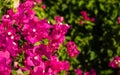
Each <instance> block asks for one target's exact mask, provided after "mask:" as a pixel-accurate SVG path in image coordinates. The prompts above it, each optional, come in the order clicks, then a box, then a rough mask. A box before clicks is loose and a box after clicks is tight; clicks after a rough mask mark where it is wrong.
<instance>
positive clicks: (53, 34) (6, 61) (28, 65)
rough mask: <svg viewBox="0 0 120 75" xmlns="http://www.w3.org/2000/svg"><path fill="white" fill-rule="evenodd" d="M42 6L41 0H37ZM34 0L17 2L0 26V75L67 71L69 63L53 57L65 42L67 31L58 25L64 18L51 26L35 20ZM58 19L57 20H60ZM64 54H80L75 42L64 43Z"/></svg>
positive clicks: (46, 74)
mask: <svg viewBox="0 0 120 75" xmlns="http://www.w3.org/2000/svg"><path fill="white" fill-rule="evenodd" d="M37 2H38V3H41V0H40V1H39V0H37ZM34 5H35V4H34V1H33V0H26V1H25V2H23V3H20V5H19V7H17V9H16V10H13V9H10V10H8V12H7V14H5V15H3V16H2V21H1V23H0V39H1V40H0V65H1V67H0V74H2V75H10V74H13V73H14V71H15V73H17V74H24V73H25V72H27V71H28V72H29V73H28V74H30V75H57V74H58V73H60V72H61V71H63V70H64V71H68V70H69V69H70V63H69V61H68V60H62V61H61V60H59V58H58V55H57V54H56V52H57V50H58V49H59V48H60V47H59V45H60V44H63V43H64V41H65V34H66V33H67V30H68V29H69V28H70V26H69V25H68V24H64V23H61V21H62V20H63V18H61V17H60V19H59V16H58V17H56V20H57V21H58V22H57V23H56V24H54V25H51V24H50V23H48V21H47V19H42V20H40V19H38V17H37V16H36V14H35V11H33V10H32V8H33V7H34ZM59 20H60V21H59ZM67 51H68V54H69V55H70V56H71V57H76V56H77V55H78V54H79V53H80V51H79V50H78V49H77V46H76V45H75V43H74V42H71V41H70V42H68V43H67Z"/></svg>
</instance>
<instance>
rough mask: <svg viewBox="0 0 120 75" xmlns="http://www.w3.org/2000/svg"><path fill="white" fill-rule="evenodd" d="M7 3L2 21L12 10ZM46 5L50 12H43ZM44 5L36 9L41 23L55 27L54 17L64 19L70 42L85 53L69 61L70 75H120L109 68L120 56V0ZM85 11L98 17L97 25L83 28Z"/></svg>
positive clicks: (53, 0)
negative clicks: (87, 74) (78, 72)
mask: <svg viewBox="0 0 120 75" xmlns="http://www.w3.org/2000/svg"><path fill="white" fill-rule="evenodd" d="M3 2H7V1H0V7H1V8H0V17H1V16H2V15H3V14H5V12H6V9H8V8H9V5H10V6H11V4H10V3H3ZM42 4H45V5H46V9H42V8H40V6H41V5H42ZM42 4H37V6H35V8H34V10H35V11H36V14H37V16H38V17H39V18H40V19H42V18H44V17H46V18H47V19H48V20H49V21H50V23H54V17H55V16H56V15H60V16H63V17H64V22H65V23H68V24H69V25H71V28H70V30H69V32H68V34H67V37H66V40H72V41H74V42H75V43H76V44H77V46H78V48H79V50H80V51H81V53H80V55H79V56H78V57H77V59H75V58H72V59H70V60H69V61H72V63H71V65H72V68H71V71H70V74H72V75H73V74H74V73H73V70H74V68H81V69H82V70H83V72H86V71H88V70H90V69H91V68H94V69H95V70H96V72H97V75H117V73H118V72H119V71H120V69H119V68H118V69H113V68H110V67H109V66H108V64H109V62H110V61H111V60H112V58H113V57H114V56H120V24H118V22H117V19H118V17H119V16H120V0H43V3H42ZM82 10H85V11H87V12H88V15H89V16H90V17H95V22H90V21H84V24H83V25H81V24H79V20H81V18H82V15H81V14H80V11H82ZM63 49H64V48H63ZM61 53H62V52H61ZM62 58H63V59H65V57H64V56H63V57H62ZM66 58H67V57H66ZM61 75H62V74H61Z"/></svg>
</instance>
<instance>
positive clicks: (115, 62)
mask: <svg viewBox="0 0 120 75" xmlns="http://www.w3.org/2000/svg"><path fill="white" fill-rule="evenodd" d="M109 66H110V67H112V68H119V67H120V56H116V57H114V58H113V59H112V61H110V63H109Z"/></svg>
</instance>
